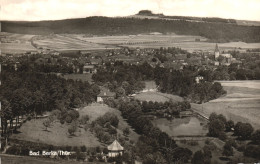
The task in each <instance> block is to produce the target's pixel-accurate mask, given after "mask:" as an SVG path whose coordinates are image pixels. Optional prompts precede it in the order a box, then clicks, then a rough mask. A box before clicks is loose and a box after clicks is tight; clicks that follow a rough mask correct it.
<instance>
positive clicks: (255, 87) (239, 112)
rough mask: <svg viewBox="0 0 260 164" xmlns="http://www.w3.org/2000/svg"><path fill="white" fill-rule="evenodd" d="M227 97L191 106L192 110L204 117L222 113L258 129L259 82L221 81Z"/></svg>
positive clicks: (259, 115)
mask: <svg viewBox="0 0 260 164" xmlns="http://www.w3.org/2000/svg"><path fill="white" fill-rule="evenodd" d="M221 84H222V85H223V86H224V89H225V90H226V91H227V95H226V96H223V97H221V98H219V99H216V100H212V101H210V102H207V103H204V104H192V108H193V109H194V110H197V111H199V112H202V113H203V114H205V115H208V116H209V115H210V114H211V113H212V112H216V113H219V114H220V113H222V114H223V115H225V116H226V117H227V119H232V120H234V121H235V122H237V121H242V122H249V123H251V124H252V126H253V127H254V128H255V129H259V127H260V122H259V119H260V81H257V80H256V81H221Z"/></svg>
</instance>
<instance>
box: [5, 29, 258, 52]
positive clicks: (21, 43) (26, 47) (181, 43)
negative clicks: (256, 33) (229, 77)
mask: <svg viewBox="0 0 260 164" xmlns="http://www.w3.org/2000/svg"><path fill="white" fill-rule="evenodd" d="M32 37H34V35H27V34H12V33H1V35H0V38H1V40H5V42H2V44H0V48H1V50H2V52H3V53H24V52H26V51H33V50H41V49H49V50H56V51H70V50H105V49H115V48H119V47H118V46H122V47H132V48H137V47H139V48H160V47H180V48H182V49H185V50H188V51H190V52H192V51H195V50H206V51H212V50H213V49H214V47H215V43H209V42H206V41H207V39H206V38H204V37H201V36H191V35H176V34H167V35H164V34H160V33H151V34H138V35H119V36H116V35H115V36H93V37H89V36H86V35H85V34H59V35H58V34H56V35H41V36H35V37H34V39H33V43H34V45H35V46H36V47H37V49H36V48H35V47H33V46H32V45H31V42H30V40H31V38H32ZM196 39H200V41H195V40H196ZM219 48H220V49H225V50H233V49H235V48H242V49H250V48H260V43H244V42H230V43H220V44H219Z"/></svg>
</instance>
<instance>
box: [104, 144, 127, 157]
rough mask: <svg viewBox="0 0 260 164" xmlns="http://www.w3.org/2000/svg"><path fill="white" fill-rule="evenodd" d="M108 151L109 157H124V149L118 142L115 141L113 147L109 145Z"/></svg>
mask: <svg viewBox="0 0 260 164" xmlns="http://www.w3.org/2000/svg"><path fill="white" fill-rule="evenodd" d="M107 149H108V156H109V157H116V156H118V155H122V154H123V152H124V147H123V146H121V145H120V143H119V142H118V141H117V140H115V141H114V142H113V143H112V144H111V145H108V146H107Z"/></svg>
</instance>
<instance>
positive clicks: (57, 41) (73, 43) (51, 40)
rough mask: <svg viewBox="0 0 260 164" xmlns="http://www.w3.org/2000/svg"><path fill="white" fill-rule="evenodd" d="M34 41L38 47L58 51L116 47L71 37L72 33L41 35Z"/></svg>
mask: <svg viewBox="0 0 260 164" xmlns="http://www.w3.org/2000/svg"><path fill="white" fill-rule="evenodd" d="M33 43H34V44H35V45H36V46H37V48H42V49H50V50H56V51H67V50H100V49H111V48H116V47H114V46H110V45H102V44H96V43H92V42H86V41H83V40H79V39H77V38H73V37H71V35H53V36H41V37H40V38H38V39H36V40H34V41H33Z"/></svg>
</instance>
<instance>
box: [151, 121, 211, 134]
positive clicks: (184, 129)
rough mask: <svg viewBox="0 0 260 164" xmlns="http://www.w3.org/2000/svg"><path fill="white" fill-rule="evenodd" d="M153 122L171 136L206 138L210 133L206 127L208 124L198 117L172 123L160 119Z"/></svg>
mask: <svg viewBox="0 0 260 164" xmlns="http://www.w3.org/2000/svg"><path fill="white" fill-rule="evenodd" d="M152 122H153V124H154V125H155V126H157V127H158V128H159V129H161V130H162V131H163V132H166V133H167V134H169V135H170V136H206V134H207V133H208V128H207V127H206V126H205V125H206V124H207V122H205V120H200V119H198V118H197V117H184V118H174V119H173V120H171V121H170V120H167V119H166V118H159V119H155V120H153V121H152Z"/></svg>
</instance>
